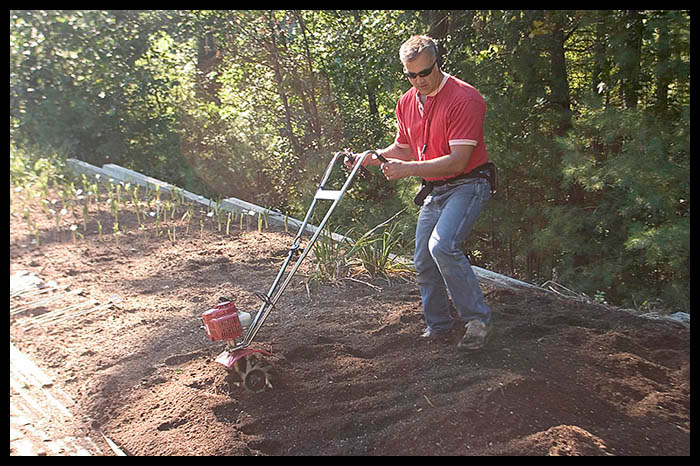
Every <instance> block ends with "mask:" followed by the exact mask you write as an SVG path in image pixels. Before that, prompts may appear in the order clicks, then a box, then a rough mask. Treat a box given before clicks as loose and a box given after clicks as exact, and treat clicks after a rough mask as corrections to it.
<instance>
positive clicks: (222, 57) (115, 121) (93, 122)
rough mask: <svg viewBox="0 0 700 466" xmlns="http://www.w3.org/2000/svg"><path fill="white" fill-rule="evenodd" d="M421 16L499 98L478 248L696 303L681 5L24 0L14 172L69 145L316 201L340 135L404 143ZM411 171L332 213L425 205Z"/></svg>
mask: <svg viewBox="0 0 700 466" xmlns="http://www.w3.org/2000/svg"><path fill="white" fill-rule="evenodd" d="M415 33H428V34H431V35H432V36H433V37H435V38H436V39H438V42H439V46H440V49H441V50H442V51H443V56H442V68H443V69H444V70H445V71H447V72H449V73H451V74H453V75H455V76H457V77H459V78H461V79H464V80H465V81H467V82H469V83H471V84H473V85H474V86H475V87H476V88H477V89H479V91H480V92H481V93H482V94H483V95H484V98H485V100H486V102H487V114H486V121H485V126H486V133H485V134H486V144H487V150H488V151H489V153H490V156H491V158H492V159H493V160H494V161H495V162H496V163H497V164H498V166H499V167H500V182H501V186H500V190H499V194H498V195H497V196H496V198H494V199H492V200H491V201H490V203H489V205H488V207H487V208H486V209H485V211H484V213H483V214H482V217H481V218H480V220H479V222H478V223H477V225H476V226H475V229H474V232H473V234H472V237H471V238H470V242H469V244H468V245H469V246H471V247H473V248H474V250H478V251H479V254H478V255H477V254H474V255H473V256H474V258H476V259H478V261H479V262H480V263H479V264H478V265H482V266H486V267H488V268H491V269H493V270H495V271H499V272H502V273H505V274H508V275H511V276H515V277H518V278H521V279H525V280H529V281H534V282H540V283H541V282H544V281H547V280H555V281H559V282H561V283H562V284H563V285H565V286H566V287H567V288H570V289H574V290H577V291H579V292H584V293H586V294H588V295H590V296H594V295H596V293H598V296H604V299H605V300H606V301H608V302H611V303H614V304H619V305H628V306H635V307H639V306H640V303H644V302H646V303H652V302H658V300H659V299H661V300H662V302H663V303H664V305H665V306H667V307H668V308H669V309H670V308H677V309H683V310H688V308H689V298H688V296H689V281H690V272H689V249H690V248H689V241H690V184H689V159H690V147H689V145H690V115H689V109H690V13H689V11H687V10H673V11H670V10H669V11H667V10H603V11H599V10H426V11H418V10H184V11H183V10H121V11H104V10H86V11H75V10H11V11H10V138H11V148H10V168H11V170H10V176H11V182H14V180H18V179H20V178H27V177H36V175H35V174H33V173H43V175H41V176H42V177H41V178H36V179H35V182H37V183H43V184H47V183H48V182H49V181H48V180H49V179H55V177H56V176H59V175H56V174H49V170H48V169H44V170H43V171H42V170H41V166H42V163H43V162H41V161H42V160H45V161H46V162H50V163H49V164H48V166H54V165H55V164H54V163H53V162H54V161H60V160H61V159H62V158H64V157H67V156H72V157H77V158H79V159H81V160H85V161H87V162H90V163H93V164H96V165H102V164H104V163H117V164H120V165H123V166H126V167H128V168H132V169H135V170H139V171H142V172H144V173H147V174H149V175H152V176H155V177H157V178H160V179H163V180H165V181H168V182H171V183H173V184H175V185H178V186H182V187H183V188H185V189H188V190H190V191H194V192H198V193H201V194H204V195H206V196H207V197H210V198H219V199H223V198H226V197H230V196H235V197H239V198H242V199H245V200H247V201H250V202H254V203H257V204H259V205H266V206H269V207H271V208H276V209H279V210H281V211H284V212H288V213H289V214H290V215H292V216H299V215H303V213H304V212H305V211H306V207H307V206H308V205H309V202H310V199H311V196H312V195H313V190H314V189H313V188H314V187H315V186H316V183H317V182H318V176H319V174H320V173H321V171H322V170H323V168H324V167H325V164H326V163H327V160H328V159H329V157H330V155H331V154H332V153H334V152H335V151H338V150H340V149H342V148H345V147H350V148H352V149H353V150H355V151H360V150H364V149H368V148H376V147H384V146H387V145H388V144H390V143H391V142H392V140H393V138H394V134H395V121H394V120H395V118H394V108H395V105H396V100H397V99H398V98H399V97H400V95H401V94H402V93H403V92H405V91H406V90H407V89H408V87H409V83H408V82H407V81H406V80H405V79H404V78H403V76H402V73H401V67H402V66H401V63H400V62H399V60H398V48H399V46H400V44H401V43H402V42H403V41H404V40H405V39H406V38H408V37H409V36H410V35H412V34H415ZM47 154H50V155H47ZM37 163H39V166H36V164H37ZM35 168H36V170H35ZM52 177H53V178H52ZM333 177H334V178H333V179H334V180H335V181H338V180H340V179H341V178H342V177H343V174H340V173H338V174H334V175H333ZM416 189H417V183H416V181H415V180H402V181H400V182H393V183H386V181H385V180H384V179H383V178H382V177H381V176H373V177H370V178H368V179H363V180H360V181H359V182H357V183H355V185H354V186H353V188H352V189H351V191H350V192H349V193H348V194H347V198H346V199H347V201H345V202H344V203H342V205H340V206H339V208H338V209H337V211H336V212H337V213H336V217H335V220H336V221H337V222H338V224H341V225H347V226H349V225H354V226H355V228H356V229H357V231H365V230H367V229H369V227H370V226H372V225H375V224H377V223H378V222H380V221H381V220H382V219H385V218H387V217H388V216H390V215H391V213H392V212H396V211H398V210H400V209H402V208H409V210H410V211H411V212H415V210H416V209H415V208H414V207H413V206H412V197H413V195H414V194H415V190H416ZM359 206H362V208H359ZM59 210H60V209H59ZM192 217H193V215H190V216H189V219H188V225H187V227H188V228H189V220H193V218H192ZM239 221H240V222H243V217H242V216H241V218H240V219H239ZM227 223H230V221H227ZM414 227H415V216H414V215H405V216H403V217H402V218H401V219H399V220H398V222H397V223H396V227H395V228H396V231H395V233H397V234H398V233H400V234H401V235H402V236H403V238H405V239H406V240H409V241H410V238H411V235H412V234H413V231H414ZM174 233H175V232H174V230H173V231H172V233H171V235H173V237H174ZM373 244H374V243H373Z"/></svg>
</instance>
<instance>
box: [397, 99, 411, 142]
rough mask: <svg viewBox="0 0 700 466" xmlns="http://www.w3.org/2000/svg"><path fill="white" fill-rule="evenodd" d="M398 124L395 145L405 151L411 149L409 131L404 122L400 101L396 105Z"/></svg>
mask: <svg viewBox="0 0 700 466" xmlns="http://www.w3.org/2000/svg"><path fill="white" fill-rule="evenodd" d="M396 122H397V123H398V127H397V128H396V140H395V141H394V142H395V144H396V145H397V146H399V147H401V148H404V149H405V148H407V147H410V140H409V139H408V131H407V130H406V125H405V124H404V121H403V114H402V111H401V101H400V100H399V102H398V103H397V104H396Z"/></svg>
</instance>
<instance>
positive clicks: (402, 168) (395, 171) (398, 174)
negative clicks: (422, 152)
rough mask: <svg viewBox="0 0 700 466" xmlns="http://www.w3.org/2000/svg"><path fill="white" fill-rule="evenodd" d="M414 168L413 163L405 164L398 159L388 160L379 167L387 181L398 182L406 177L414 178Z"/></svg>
mask: <svg viewBox="0 0 700 466" xmlns="http://www.w3.org/2000/svg"><path fill="white" fill-rule="evenodd" d="M414 167H415V164H414V163H413V162H405V161H403V160H398V159H388V161H387V162H385V163H382V164H381V165H380V168H381V170H382V173H383V174H384V176H385V177H386V179H387V180H389V181H393V180H399V179H401V178H406V177H407V176H414V175H415V174H414V172H413V168H414Z"/></svg>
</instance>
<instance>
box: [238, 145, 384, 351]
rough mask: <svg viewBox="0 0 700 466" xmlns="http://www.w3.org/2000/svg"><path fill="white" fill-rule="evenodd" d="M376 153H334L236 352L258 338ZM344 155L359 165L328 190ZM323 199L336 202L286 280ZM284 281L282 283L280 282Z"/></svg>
mask: <svg viewBox="0 0 700 466" xmlns="http://www.w3.org/2000/svg"><path fill="white" fill-rule="evenodd" d="M371 154H375V155H376V152H374V151H367V152H363V153H362V154H352V153H350V152H349V151H347V150H346V151H340V152H338V153H336V154H335V155H334V156H333V159H332V160H331V161H330V163H329V164H328V167H327V168H326V172H325V173H324V175H323V178H322V179H321V183H320V184H319V185H318V188H317V189H316V194H315V195H314V199H313V202H312V203H311V206H310V207H309V210H308V212H307V213H306V217H305V218H304V221H303V222H302V224H301V226H300V227H299V232H298V233H297V235H296V237H295V238H294V242H293V243H292V247H291V248H290V249H289V253H288V254H287V258H286V259H285V261H284V264H283V265H282V268H281V269H280V271H279V273H278V274H277V277H276V278H275V281H274V283H273V284H272V286H271V287H270V291H268V292H267V295H262V293H259V294H258V296H259V297H260V298H261V299H262V300H263V304H262V306H261V307H260V310H259V311H258V313H257V315H256V316H255V319H254V320H253V322H252V324H251V325H250V327H249V328H248V330H247V332H246V334H245V336H244V337H243V341H242V342H241V343H240V344H238V345H236V346H235V347H234V348H232V351H235V350H239V349H243V348H246V347H248V346H249V345H250V344H251V343H252V342H253V340H254V339H255V336H256V335H257V334H258V331H259V330H260V328H261V327H262V325H263V324H264V323H265V320H266V319H267V316H268V315H269V314H270V312H271V311H272V309H274V307H275V304H277V301H278V300H279V299H280V296H282V293H283V292H284V290H285V289H286V288H287V286H288V285H289V282H290V281H291V280H292V277H293V276H294V274H295V273H296V271H297V270H298V269H299V266H300V265H301V263H302V262H303V260H304V259H305V258H306V256H307V255H308V254H309V252H310V251H311V247H312V246H313V244H314V243H315V242H316V240H317V239H318V237H319V235H320V234H321V232H322V231H323V229H324V228H325V226H326V223H328V219H329V218H330V217H331V214H332V213H333V211H334V210H335V208H336V207H337V205H338V203H339V202H340V200H341V199H342V198H343V196H344V195H345V192H346V191H347V190H348V189H349V188H350V185H351V184H352V182H353V181H354V179H355V177H356V176H357V172H358V171H359V170H360V169H362V170H365V168H364V167H363V166H362V162H363V161H364V159H365V157H367V156H369V155H371ZM341 156H342V157H343V159H341V160H343V161H344V158H345V157H349V158H350V159H351V160H352V159H354V161H355V164H354V166H353V168H352V170H350V172H349V174H348V176H347V179H346V180H345V184H343V187H342V188H341V189H339V190H329V189H326V183H327V182H328V179H329V178H330V176H331V172H332V171H333V168H334V167H335V165H336V163H337V162H338V159H339V158H341ZM319 200H330V201H333V203H332V204H331V206H330V207H329V208H328V211H327V212H326V216H325V217H324V218H323V220H321V223H320V224H319V225H318V227H317V229H316V231H315V232H314V234H313V236H312V237H311V239H310V240H309V243H308V244H307V245H306V247H305V248H303V250H302V252H301V255H300V256H299V257H298V258H297V260H296V262H295V263H294V265H293V267H292V270H291V271H290V272H289V273H288V274H287V276H286V278H285V279H284V281H282V277H283V276H284V273H285V271H286V270H287V267H288V266H289V264H290V263H291V261H292V258H293V257H294V256H295V255H297V254H298V253H299V245H300V243H301V237H302V235H303V233H304V230H305V229H306V227H307V225H308V223H309V220H310V219H311V214H312V213H313V211H314V209H315V208H316V204H317V202H318V201H319ZM281 281H282V283H281V284H280V282H281Z"/></svg>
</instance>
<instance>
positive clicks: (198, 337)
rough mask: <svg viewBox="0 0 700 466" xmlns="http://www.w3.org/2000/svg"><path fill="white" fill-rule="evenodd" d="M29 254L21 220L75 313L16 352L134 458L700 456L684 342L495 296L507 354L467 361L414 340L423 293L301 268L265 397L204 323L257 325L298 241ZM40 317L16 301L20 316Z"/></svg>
mask: <svg viewBox="0 0 700 466" xmlns="http://www.w3.org/2000/svg"><path fill="white" fill-rule="evenodd" d="M136 231H137V230H136ZM32 237H33V235H31V234H29V232H27V231H24V230H23V225H22V224H21V221H15V220H13V218H12V217H11V225H10V270H11V274H12V273H13V272H14V271H18V270H25V271H29V272H33V273H35V274H37V275H38V276H39V277H41V278H42V279H43V280H44V281H48V280H55V281H56V282H57V284H58V289H57V290H56V291H54V292H53V293H54V294H56V296H57V297H58V299H56V300H55V301H52V302H50V303H47V304H46V305H44V306H41V307H40V308H34V309H32V310H31V312H19V313H16V314H11V317H10V323H11V327H10V340H11V342H12V343H13V344H14V345H15V346H16V347H17V348H19V349H20V350H21V351H23V352H24V353H26V354H28V355H29V356H30V357H31V358H32V359H33V360H34V361H36V362H37V364H38V365H39V366H40V367H42V369H44V370H45V371H46V372H47V373H49V374H50V375H51V376H52V377H53V378H54V380H55V381H56V383H57V384H60V385H61V386H62V387H63V389H64V390H65V391H66V392H67V393H68V394H70V396H71V397H72V398H73V399H74V400H75V401H76V402H77V404H78V406H79V407H80V413H81V415H79V416H77V418H76V423H80V422H81V421H82V422H83V424H84V425H88V426H92V427H99V429H100V430H101V431H102V432H104V433H105V434H106V435H107V436H108V437H109V438H111V439H112V440H114V441H115V442H116V444H118V445H119V446H120V447H121V448H122V449H123V450H124V451H126V452H127V453H129V454H133V455H512V454H516V455H688V454H689V452H690V434H689V431H690V357H689V347H690V334H689V331H688V330H687V329H686V328H684V327H683V326H681V325H679V324H674V323H670V322H665V321H652V320H647V319H641V318H639V317H637V316H634V315H631V314H629V313H627V312H622V311H612V310H609V309H607V308H603V307H599V306H594V305H588V304H582V303H577V302H574V301H566V300H562V299H559V298H557V297H555V296H553V295H551V294H546V293H543V292H536V291H518V292H515V291H510V290H505V289H501V288H493V287H490V285H484V291H485V296H486V300H487V302H488V304H489V305H490V306H491V307H492V309H493V322H494V329H495V333H494V338H493V339H492V340H491V342H490V344H489V346H488V347H487V349H485V350H484V351H481V352H479V353H475V354H464V353H460V352H458V351H457V349H456V345H455V344H447V343H429V342H424V341H421V340H419V339H418V338H417V336H418V335H420V333H421V332H422V330H423V328H424V323H423V318H422V313H421V305H420V297H419V293H418V290H417V287H416V285H415V283H414V282H413V281H409V282H402V281H400V280H397V281H396V282H395V283H391V284H388V283H387V282H386V281H382V280H376V281H373V282H372V285H374V286H373V287H370V286H367V285H366V284H363V283H359V282H353V281H345V282H343V283H342V284H341V285H340V286H322V287H311V288H310V289H307V286H306V284H305V283H304V281H305V277H306V276H307V275H308V274H309V269H308V267H302V270H301V271H300V274H299V275H297V277H295V278H294V280H293V281H292V283H291V285H290V287H289V288H288V289H287V291H286V292H285V294H284V296H283V297H282V299H281V300H280V302H279V303H278V305H277V309H276V310H275V312H273V313H272V314H271V316H270V318H269V319H268V321H267V323H266V325H265V326H264V327H263V329H262V330H261V331H260V333H259V335H258V338H257V341H256V343H257V345H256V346H258V347H260V348H262V349H265V350H267V351H270V352H271V353H272V354H273V356H272V357H270V358H269V362H270V363H271V364H272V368H273V369H272V370H273V388H272V389H270V390H267V391H266V392H264V393H261V394H251V393H247V392H245V391H243V390H242V389H241V387H239V386H237V384H236V380H235V378H234V377H232V375H231V374H229V373H228V372H227V370H226V369H225V368H224V367H223V366H220V365H218V364H216V363H215V362H214V359H215V358H216V356H217V355H218V354H219V353H220V352H221V350H222V349H223V345H222V344H220V343H212V342H209V340H208V339H207V337H206V335H205V333H204V332H203V331H202V330H201V329H200V321H199V316H200V315H201V314H202V312H204V311H205V310H207V309H208V308H209V307H210V306H211V305H213V304H215V303H216V301H217V299H218V297H219V296H230V297H233V298H234V300H235V302H236V304H237V306H238V307H239V308H241V309H244V310H256V309H257V308H258V307H259V305H260V301H259V299H258V298H257V297H256V296H255V294H254V293H255V292H256V291H263V292H265V291H267V288H268V287H269V286H270V285H271V283H272V281H273V279H274V277H275V275H276V274H277V272H278V270H279V267H280V266H281V263H282V260H283V258H284V256H285V255H286V251H287V248H288V247H289V245H290V242H291V239H292V238H291V237H290V236H289V235H287V234H284V233H283V232H264V233H259V232H257V231H249V232H246V231H238V230H236V231H235V232H232V233H231V234H230V235H229V236H225V235H221V234H219V233H214V232H210V231H204V232H203V233H202V234H201V235H200V232H199V231H198V232H196V233H190V234H189V235H187V236H183V237H181V238H179V239H178V240H177V241H176V242H175V243H173V242H171V241H168V239H167V237H165V235H162V236H160V237H158V238H154V237H153V236H150V237H145V236H144V235H140V234H125V235H123V237H122V238H121V239H120V245H119V247H118V248H117V247H116V245H115V243H114V242H113V241H110V240H108V239H107V237H105V238H103V240H102V241H99V239H98V238H97V235H96V234H93V235H87V237H86V238H85V239H82V240H80V241H77V242H75V243H73V242H72V241H71V239H70V237H65V236H64V237H63V238H62V239H61V238H59V240H56V241H52V237H51V236H49V237H47V238H45V240H44V241H42V244H41V247H39V248H37V247H36V246H35V245H32V244H30V242H31V239H32ZM61 286H63V287H64V288H61ZM78 289H82V290H83V291H82V292H81V293H79V294H70V291H71V290H78ZM60 293H65V296H61V295H60ZM114 296H118V298H119V302H118V303H116V304H112V305H110V306H108V307H106V308H103V309H97V310H95V311H94V312H86V313H84V314H82V315H78V316H76V317H70V318H66V319H64V320H57V321H51V320H49V321H44V322H43V323H41V324H37V325H30V324H31V323H32V322H35V320H33V319H36V318H37V317H38V316H39V315H41V314H47V313H50V312H56V311H57V310H60V309H61V308H62V307H66V306H68V305H69V304H71V303H76V302H82V301H86V302H88V301H89V300H90V299H94V300H95V304H94V306H93V307H94V308H96V307H97V306H99V305H100V304H99V303H106V302H109V300H110V298H113V297H114ZM36 300H37V298H36V297H32V298H29V297H26V296H19V297H17V298H14V299H11V301H10V305H11V309H16V308H17V307H18V306H21V305H23V304H26V303H28V302H31V301H36ZM86 309H87V310H90V309H92V308H91V307H90V304H86ZM456 336H458V335H457V334H456ZM455 343H456V341H455ZM11 397H12V393H11ZM104 451H110V450H109V449H108V448H107V447H105V448H104Z"/></svg>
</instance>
